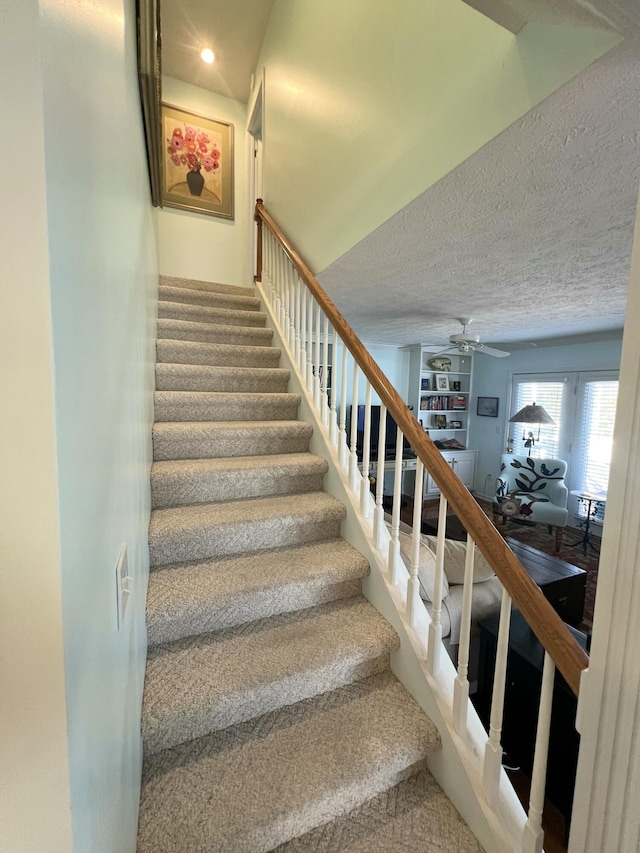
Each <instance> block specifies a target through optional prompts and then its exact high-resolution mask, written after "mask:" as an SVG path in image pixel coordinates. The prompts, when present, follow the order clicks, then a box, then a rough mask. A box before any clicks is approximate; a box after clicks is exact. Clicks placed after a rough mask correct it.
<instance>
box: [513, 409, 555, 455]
mask: <svg viewBox="0 0 640 853" xmlns="http://www.w3.org/2000/svg"><path fill="white" fill-rule="evenodd" d="M509 423H510V424H538V437H537V438H536V437H535V436H534V434H533V432H531V431H530V432H529V433H528V434H527V433H525V432H524V430H523V431H522V440H523V441H524V446H525V447H526V448H527V449H528V451H529V453H528V454H527V455H528V456H531V448H532V447H533V445H534V444H535V443H536V441H540V425H541V424H555V421H554V420H553V418H552V417H551V415H550V414H549V413H548V412H547V410H546V409H545V408H544V406H538V405H536V403H535V402H534V403H533V404H531V405H529V406H524V408H522V409H520V411H519V412H516V413H515V415H513V416H512V417H510V418H509Z"/></svg>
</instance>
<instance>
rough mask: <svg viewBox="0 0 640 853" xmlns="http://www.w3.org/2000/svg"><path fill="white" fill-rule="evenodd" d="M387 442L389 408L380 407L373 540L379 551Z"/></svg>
mask: <svg viewBox="0 0 640 853" xmlns="http://www.w3.org/2000/svg"><path fill="white" fill-rule="evenodd" d="M386 441H387V407H386V406H385V405H384V404H381V406H380V429H379V431H378V465H377V469H376V508H375V510H374V512H373V538H374V540H375V545H376V548H377V549H378V550H380V549H381V548H382V545H383V542H384V540H383V536H382V534H383V533H384V507H383V506H382V499H383V496H384V462H385V458H384V451H385V445H386Z"/></svg>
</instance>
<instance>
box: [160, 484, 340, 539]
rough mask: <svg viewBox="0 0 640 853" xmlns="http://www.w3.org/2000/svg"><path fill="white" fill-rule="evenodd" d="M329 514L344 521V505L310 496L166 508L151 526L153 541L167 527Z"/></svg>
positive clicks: (319, 495) (188, 527)
mask: <svg viewBox="0 0 640 853" xmlns="http://www.w3.org/2000/svg"><path fill="white" fill-rule="evenodd" d="M327 510H331V511H333V512H339V514H340V515H341V516H342V517H344V515H345V514H346V510H345V508H344V506H343V504H341V503H340V501H338V500H336V498H334V497H332V496H331V495H328V494H327V493H326V492H311V493H310V494H308V495H279V496H277V497H274V498H271V497H269V498H253V499H249V500H244V501H231V502H229V503H225V502H224V501H222V502H220V503H209V504H203V505H200V504H197V505H194V506H176V507H165V508H163V509H154V510H153V511H152V513H151V521H150V523H149V538H151V537H152V536H153V535H156V534H157V533H159V532H161V531H162V530H163V529H164V528H166V527H173V528H180V529H181V530H184V532H185V533H186V532H187V531H193V532H194V533H195V532H197V529H198V528H199V527H200V526H201V525H207V526H209V525H211V524H213V525H215V526H216V527H218V528H221V527H224V525H227V524H236V523H238V522H242V523H244V524H248V523H249V522H250V521H253V520H255V519H261V518H273V519H276V518H278V519H281V518H283V517H285V516H288V515H291V514H300V515H302V514H306V513H322V512H326V511H327Z"/></svg>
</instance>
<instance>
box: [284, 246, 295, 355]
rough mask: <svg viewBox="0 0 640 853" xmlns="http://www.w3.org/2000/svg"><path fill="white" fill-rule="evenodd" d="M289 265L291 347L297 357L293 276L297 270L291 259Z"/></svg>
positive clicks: (288, 261)
mask: <svg viewBox="0 0 640 853" xmlns="http://www.w3.org/2000/svg"><path fill="white" fill-rule="evenodd" d="M286 263H287V283H288V285H289V346H290V347H291V351H292V352H293V353H294V355H295V351H296V292H295V288H294V282H293V275H294V272H295V270H294V269H293V266H292V265H291V261H290V260H289V258H288V257H287V258H286Z"/></svg>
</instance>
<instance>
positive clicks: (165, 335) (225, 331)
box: [158, 318, 273, 348]
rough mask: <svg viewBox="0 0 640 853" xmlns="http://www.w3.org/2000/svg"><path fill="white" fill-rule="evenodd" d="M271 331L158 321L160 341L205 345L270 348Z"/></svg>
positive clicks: (185, 321) (210, 324) (187, 321)
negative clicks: (168, 340)
mask: <svg viewBox="0 0 640 853" xmlns="http://www.w3.org/2000/svg"><path fill="white" fill-rule="evenodd" d="M272 338H273V331H272V330H271V329H261V328H259V327H257V326H256V327H251V328H247V327H246V326H224V325H215V324H213V323H196V322H193V321H192V320H164V319H162V318H160V319H159V320H158V339H159V340H167V339H170V340H173V341H190V342H192V343H203V344H216V343H218V344H227V345H233V346H235V345H237V346H255V347H265V348H266V347H270V346H271V341H272Z"/></svg>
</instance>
